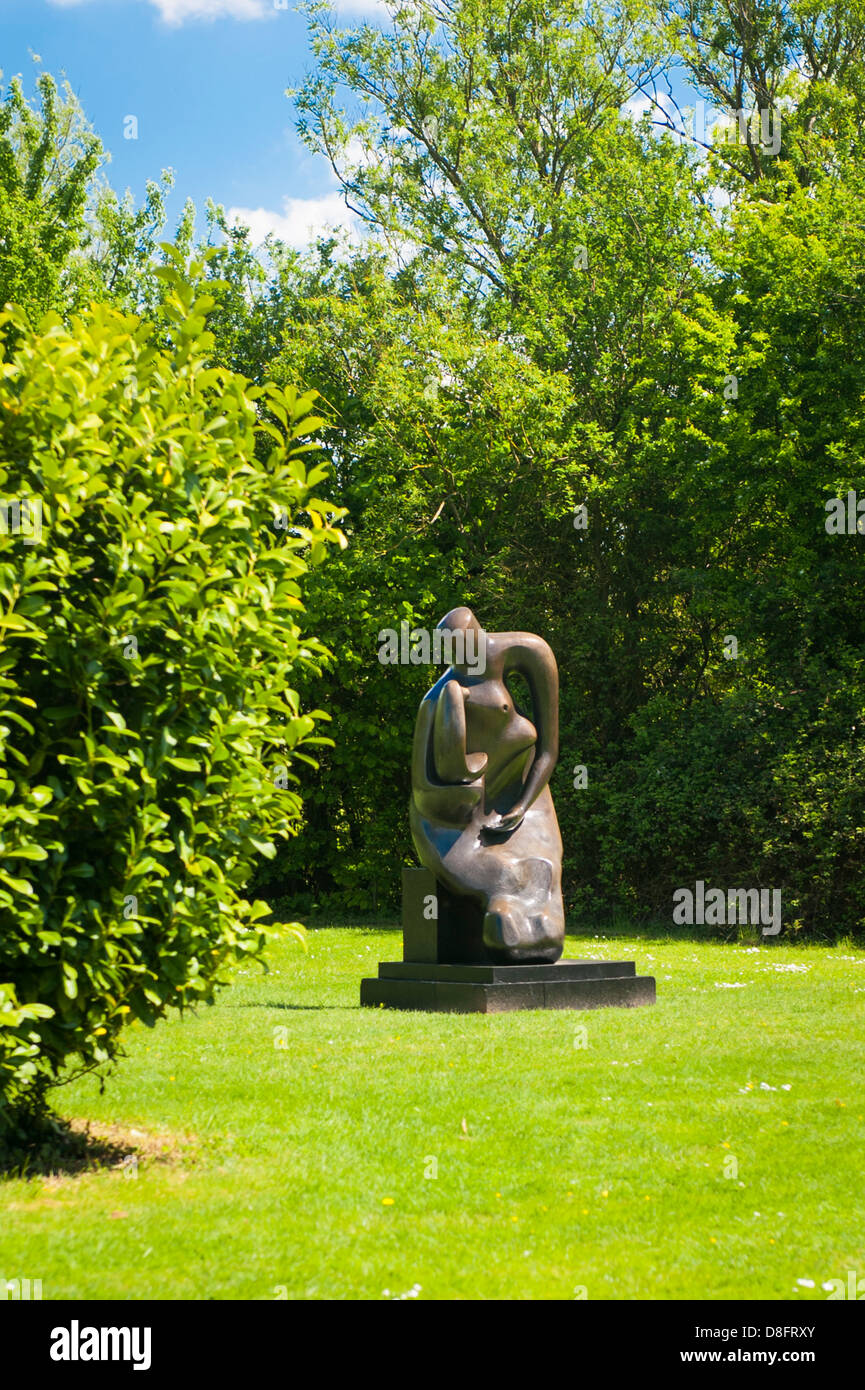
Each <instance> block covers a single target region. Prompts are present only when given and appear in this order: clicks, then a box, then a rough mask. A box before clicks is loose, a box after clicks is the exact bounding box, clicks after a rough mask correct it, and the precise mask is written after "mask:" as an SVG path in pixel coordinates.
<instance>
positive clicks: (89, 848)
mask: <svg viewBox="0 0 865 1390" xmlns="http://www.w3.org/2000/svg"><path fill="white" fill-rule="evenodd" d="M202 271H203V266H202V265H201V264H198V265H193V266H191V267H190V270H189V272H188V273H187V272H185V270H184V268H183V265H182V260H181V258H180V257H179V256H175V257H174V263H173V264H172V265H169V266H168V267H166V268H165V269H164V270H162V271H161V272H159V273H160V274H162V275H163V277H164V278H165V281H166V301H165V322H164V323H163V324H162V325H161V326H160V328H159V329H158V330H157V329H156V328H155V327H154V326H153V325H149V324H147V323H144V322H142V321H140V320H139V319H137V318H134V317H125V316H123V315H122V314H120V313H118V312H117V311H116V310H114V309H110V308H107V307H105V306H94V307H93V308H92V309H91V310H90V311H89V312H88V313H87V314H86V315H84V316H83V317H81V318H80V319H75V320H73V322H72V324H71V326H70V327H69V328H67V327H64V325H63V324H62V323H61V321H60V320H59V319H58V318H57V317H56V316H52V315H49V316H48V317H46V318H45V319H43V321H42V322H41V323H40V324H39V325H38V327H37V328H36V329H35V330H34V331H30V330H29V329H28V327H27V323H26V320H25V317H24V315H23V314H22V313H21V312H19V311H17V310H11V311H9V312H7V313H5V314H4V315H3V316H2V320H0V324H2V331H3V332H4V333H6V334H7V335H8V334H10V332H11V333H12V334H14V337H15V341H16V343H17V346H16V347H15V349H14V352H13V353H12V354H11V356H10V354H9V352H8V349H7V352H6V354H5V355H4V356H3V357H2V358H0V449H2V452H0V499H2V500H3V502H4V510H3V512H2V513H0V517H2V525H0V531H2V532H3V534H0V700H2V708H3V711H4V713H3V716H2V723H0V1128H2V1125H3V1122H4V1120H3V1117H4V1115H5V1122H6V1124H7V1127H8V1125H9V1124H10V1123H11V1118H12V1115H13V1112H14V1110H15V1108H16V1106H18V1105H22V1104H25V1103H26V1104H27V1105H29V1106H30V1107H31V1108H32V1105H33V1101H34V1097H35V1098H36V1100H37V1101H38V1100H39V1098H40V1097H42V1096H43V1095H44V1090H45V1087H46V1086H47V1085H48V1084H49V1083H50V1081H51V1080H52V1079H53V1078H55V1077H56V1076H57V1074H58V1072H59V1071H60V1069H61V1068H63V1067H64V1065H66V1064H68V1063H69V1062H70V1061H71V1060H72V1059H73V1058H74V1057H77V1059H78V1061H79V1063H80V1064H81V1065H82V1066H85V1067H87V1066H93V1065H98V1064H100V1063H104V1062H106V1061H108V1060H109V1059H110V1058H111V1057H112V1056H113V1055H114V1054H115V1052H116V1050H117V1046H118V1037H119V1034H120V1031H121V1028H122V1026H123V1024H124V1022H128V1021H129V1020H130V1019H132V1018H138V1019H140V1020H142V1021H143V1022H145V1023H147V1024H152V1023H153V1022H154V1021H155V1020H156V1019H157V1018H159V1017H160V1016H161V1015H163V1014H164V1013H165V1011H166V1010H167V1009H168V1008H169V1007H171V1006H183V1005H185V1004H188V1003H191V1002H193V1001H201V1000H210V999H211V998H212V995H213V991H214V987H215V986H216V985H217V984H219V983H221V980H220V972H221V969H222V967H223V966H224V965H225V964H226V963H227V962H229V961H231V960H237V959H239V958H242V957H245V956H256V955H258V954H259V953H260V952H261V950H262V948H263V946H264V944H265V942H266V940H267V938H268V937H269V936H270V935H273V934H274V933H275V932H277V931H278V930H284V929H279V928H275V927H272V926H269V925H266V924H265V922H264V920H263V919H264V918H265V917H266V916H267V907H266V904H264V903H260V902H249V901H247V900H245V899H244V897H243V889H244V885H245V884H246V883H247V881H248V879H249V878H250V875H251V873H252V872H253V870H254V868H255V866H256V864H257V863H259V862H260V861H261V858H262V856H264V857H270V856H273V854H274V846H275V842H276V841H278V840H279V839H284V838H285V837H286V836H289V835H291V834H292V833H295V832H296V829H297V823H298V818H299V816H300V812H301V799H300V796H299V793H298V790H297V778H296V775H295V771H294V768H295V764H296V761H297V760H298V759H302V760H305V761H307V762H312V761H313V759H312V758H311V757H310V756H309V752H308V751H307V750H309V749H310V748H311V746H312V745H314V744H316V743H322V742H326V741H327V740H324V739H322V738H320V737H317V736H316V729H317V725H318V721H320V720H321V719H323V718H326V716H325V715H323V714H322V712H321V711H319V710H313V711H311V712H308V713H305V712H302V710H301V708H300V701H299V697H298V696H297V694H296V692H295V690H294V689H293V684H294V681H295V675H296V674H297V673H299V672H300V671H303V670H310V669H314V668H316V667H317V665H318V663H319V661H320V660H321V659H322V658H323V657H324V656H325V655H326V651H325V649H324V648H323V647H322V646H321V645H320V643H319V642H318V641H317V640H315V639H314V638H312V637H308V636H305V635H303V634H302V632H301V627H300V622H301V621H302V614H303V603H302V599H301V581H302V580H303V577H304V575H305V573H306V572H307V568H308V566H309V565H317V564H318V563H319V562H320V561H321V560H322V559H323V558H324V557H325V554H326V552H327V550H328V548H329V547H330V545H331V544H333V543H334V542H339V543H343V544H344V538H343V537H342V536H341V533H340V532H339V531H338V530H337V529H335V526H334V523H335V521H337V520H338V518H339V515H341V513H338V512H337V511H336V510H335V509H334V508H333V507H332V506H331V505H330V504H329V503H327V502H325V501H322V500H320V499H319V498H317V497H316V495H315V488H316V486H317V484H318V483H319V482H320V481H321V479H322V478H323V477H324V476H325V473H326V467H325V465H324V464H323V463H322V462H321V461H320V452H319V455H318V458H316V450H317V446H316V445H315V444H314V443H313V442H310V440H309V437H310V436H311V435H312V434H314V433H315V431H316V430H317V428H318V426H319V423H320V422H319V421H318V420H317V418H316V417H315V416H314V415H313V414H312V413H311V412H312V403H313V395H314V393H309V394H307V395H303V396H299V395H298V394H297V393H296V392H295V391H293V390H291V389H287V390H286V389H281V388H278V387H276V386H273V385H266V386H264V387H260V388H252V387H251V386H250V383H249V382H248V381H247V380H246V379H245V378H244V377H242V376H239V375H237V374H235V373H233V372H230V371H228V370H225V369H222V368H212V367H210V366H208V353H209V351H210V350H211V348H212V337H211V335H210V333H209V332H208V331H207V330H206V329H205V316H206V314H207V311H208V309H209V308H210V307H211V306H212V303H213V300H212V299H211V298H210V297H209V296H207V295H205V294H204V293H203V292H202V286H201V283H200V281H201V275H202ZM306 464H309V465H311V466H310V467H309V470H308V471H307V468H306V466H305V465H306ZM24 499H28V503H29V505H28V506H25V505H24ZM16 503H17V506H16V505H15V504H16ZM40 507H41V524H40ZM40 530H41V534H39V533H40ZM289 930H291V928H289ZM295 930H297V929H295Z"/></svg>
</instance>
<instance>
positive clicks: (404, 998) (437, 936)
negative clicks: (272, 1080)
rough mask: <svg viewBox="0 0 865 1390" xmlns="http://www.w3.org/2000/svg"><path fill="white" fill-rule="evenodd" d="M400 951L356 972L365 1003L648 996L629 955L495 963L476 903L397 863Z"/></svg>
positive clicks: (608, 1004)
mask: <svg viewBox="0 0 865 1390" xmlns="http://www.w3.org/2000/svg"><path fill="white" fill-rule="evenodd" d="M402 905H403V919H402V926H403V956H404V959H403V960H401V961H385V962H382V964H381V965H379V968H378V979H375V980H373V979H366V980H361V985H360V1002H361V1005H363V1006H366V1007H368V1008H377V1007H379V1006H384V1007H385V1008H389V1009H420V1010H423V1011H425V1012H429V1013H460V1014H463V1013H480V1014H493V1013H506V1012H510V1011H511V1010H514V1009H605V1008H635V1007H636V1006H638V1005H640V1004H654V1002H655V981H654V979H653V978H652V977H651V976H647V975H637V973H636V968H635V965H634V962H633V961H597V960H577V961H575V960H567V961H559V962H557V964H555V965H495V964H493V963H492V962H490V961H489V959H488V958H487V957H486V952H485V950H484V945H483V940H482V935H481V933H482V927H483V919H482V917H481V913H480V907H479V906H478V905H476V904H474V903H471V902H469V901H468V900H466V899H463V898H456V897H454V896H453V895H452V894H450V893H448V892H447V890H446V889H445V888H443V886H442V885H441V884H437V883H436V880H435V878H434V876H433V875H432V874H431V873H430V872H429V870H428V869H403V904H402Z"/></svg>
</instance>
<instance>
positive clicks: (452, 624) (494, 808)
mask: <svg viewBox="0 0 865 1390" xmlns="http://www.w3.org/2000/svg"><path fill="white" fill-rule="evenodd" d="M405 627H406V631H405V641H404V643H403V644H402V645H401V646H400V647H399V650H400V651H402V650H406V651H408V650H411V652H412V655H411V660H412V662H413V663H414V662H415V656H414V654H413V653H414V651H415V650H416V647H419V649H420V651H421V652H425V653H426V656H425V657H424V659H426V660H429V653H430V651H431V650H432V651H434V652H435V653H436V657H437V658H441V657H442V655H443V654H444V659H445V660H446V661H448V662H449V663H450V664H449V665H448V668H447V670H446V671H445V672H444V674H443V675H442V676H441V677H440V679H439V680H437V681H436V683H435V685H433V687H432V688H431V689H430V690H428V691H427V693H426V695H425V696H424V698H423V700H422V701H421V705H420V709H419V710H418V714H417V720H416V723H415V733H414V745H413V749H412V795H411V809H410V821H411V830H412V836H413V838H414V843H415V848H416V849H417V852H418V855H419V857H420V860H421V863H422V864H423V868H420V869H418V868H409V867H404V868H403V870H402V927H403V931H402V936H403V958H402V960H398V961H394V960H391V961H381V962H380V963H379V967H378V977H377V978H372V977H370V978H367V979H363V980H361V985H360V1002H361V1005H362V1006H364V1007H365V1008H388V1009H420V1010H424V1011H435V1012H442V1013H484V1014H490V1013H502V1012H510V1011H511V1010H514V1009H604V1008H611V1007H612V1008H635V1007H637V1006H639V1005H643V1004H654V1002H655V981H654V980H653V979H652V978H651V976H643V975H637V973H636V967H635V963H634V961H627V960H611V961H606V960H598V959H592V960H560V959H559V957H560V956H561V954H562V946H563V944H564V934H565V914H564V908H563V904H562V886H561V878H562V837H561V835H560V833H559V826H558V822H557V820H556V812H555V808H554V807H553V798H552V795H551V793H550V787H549V782H550V775H551V773H552V771H553V768H554V767H555V765H556V756H557V753H558V700H559V680H558V672H557V670H556V660H555V657H554V656H553V653H552V651H551V650H550V648H549V647H548V646H547V643H546V642H544V641H543V640H542V639H541V638H540V637H535V636H534V635H533V634H532V633H529V632H491V633H487V632H484V631H483V629H482V628H481V626H480V624H479V623H478V621H477V619H476V618H475V616H474V614H473V613H472V612H471V610H470V609H469V608H454V609H453V610H452V611H451V612H450V613H448V614H447V615H446V616H445V617H444V618H442V620H441V622H440V623H439V625H438V627H437V628H436V629H435V631H434V633H433V642H432V643H430V642H429V633H427V632H420V633H416V634H414V636H413V639H412V641H413V645H411V647H410V644H409V633H408V630H407V629H408V625H407V624H406V625H405ZM380 635H381V634H380ZM384 635H386V636H387V637H388V640H389V641H390V642H391V650H393V651H395V650H397V645H396V635H395V633H394V632H393V630H392V629H386V630H385V634H384ZM445 639H446V640H445ZM518 673H519V674H520V675H521V676H523V677H524V679H525V681H526V684H527V685H528V688H529V695H530V700H531V709H530V710H527V711H523V710H521V709H519V707H518V705H517V703H516V701H515V699H514V696H513V693H512V691H511V690H510V689H509V687H508V680H509V679H510V678H511V677H512V676H515V675H517V674H518Z"/></svg>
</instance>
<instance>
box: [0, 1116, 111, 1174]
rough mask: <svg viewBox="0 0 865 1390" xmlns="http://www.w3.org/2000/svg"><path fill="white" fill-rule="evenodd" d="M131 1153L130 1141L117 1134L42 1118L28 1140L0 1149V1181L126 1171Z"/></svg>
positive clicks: (6, 1145) (81, 1123) (5, 1145)
mask: <svg viewBox="0 0 865 1390" xmlns="http://www.w3.org/2000/svg"><path fill="white" fill-rule="evenodd" d="M103 1129H107V1127H103ZM135 1152H136V1145H135V1144H134V1142H131V1141H130V1139H128V1138H126V1137H125V1136H122V1134H120V1133H117V1134H115V1133H112V1132H110V1131H109V1132H103V1133H97V1132H96V1131H95V1130H94V1129H92V1128H91V1126H89V1125H87V1124H85V1123H84V1122H82V1121H80V1120H72V1121H69V1120H61V1119H57V1118H56V1117H46V1118H45V1119H43V1120H42V1122H41V1123H40V1125H39V1126H38V1129H36V1130H35V1131H34V1133H33V1134H31V1135H30V1136H29V1137H27V1138H26V1139H21V1140H20V1141H18V1142H15V1141H12V1142H7V1143H6V1144H4V1145H3V1147H2V1148H0V1178H32V1177H77V1176H79V1175H80V1174H81V1173H89V1172H94V1171H96V1170H98V1169H100V1168H126V1167H128V1166H129V1164H130V1162H131V1160H132V1159H133V1158H134V1157H135Z"/></svg>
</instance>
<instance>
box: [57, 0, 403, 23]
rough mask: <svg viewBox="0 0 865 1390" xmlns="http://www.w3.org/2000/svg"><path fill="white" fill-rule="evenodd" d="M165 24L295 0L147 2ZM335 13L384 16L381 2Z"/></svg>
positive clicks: (269, 8)
mask: <svg viewBox="0 0 865 1390" xmlns="http://www.w3.org/2000/svg"><path fill="white" fill-rule="evenodd" d="M50 3H51V4H52V5H57V6H59V7H60V8H61V9H71V8H72V7H73V6H75V5H86V4H88V3H89V0H50ZM147 3H149V4H151V5H152V6H153V8H154V9H155V10H157V11H158V12H159V17H160V19H162V20H164V21H165V23H166V24H170V25H172V26H174V27H178V26H179V25H181V24H185V23H186V21H187V20H194V19H205V20H206V19H272V18H273V17H274V15H276V14H277V13H278V11H279V10H288V9H293V8H294V4H295V0H280V3H277V0H147ZM331 8H332V9H333V10H335V11H336V13H337V14H345V15H364V14H365V15H379V16H385V15H386V14H387V5H386V3H385V0H331Z"/></svg>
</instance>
